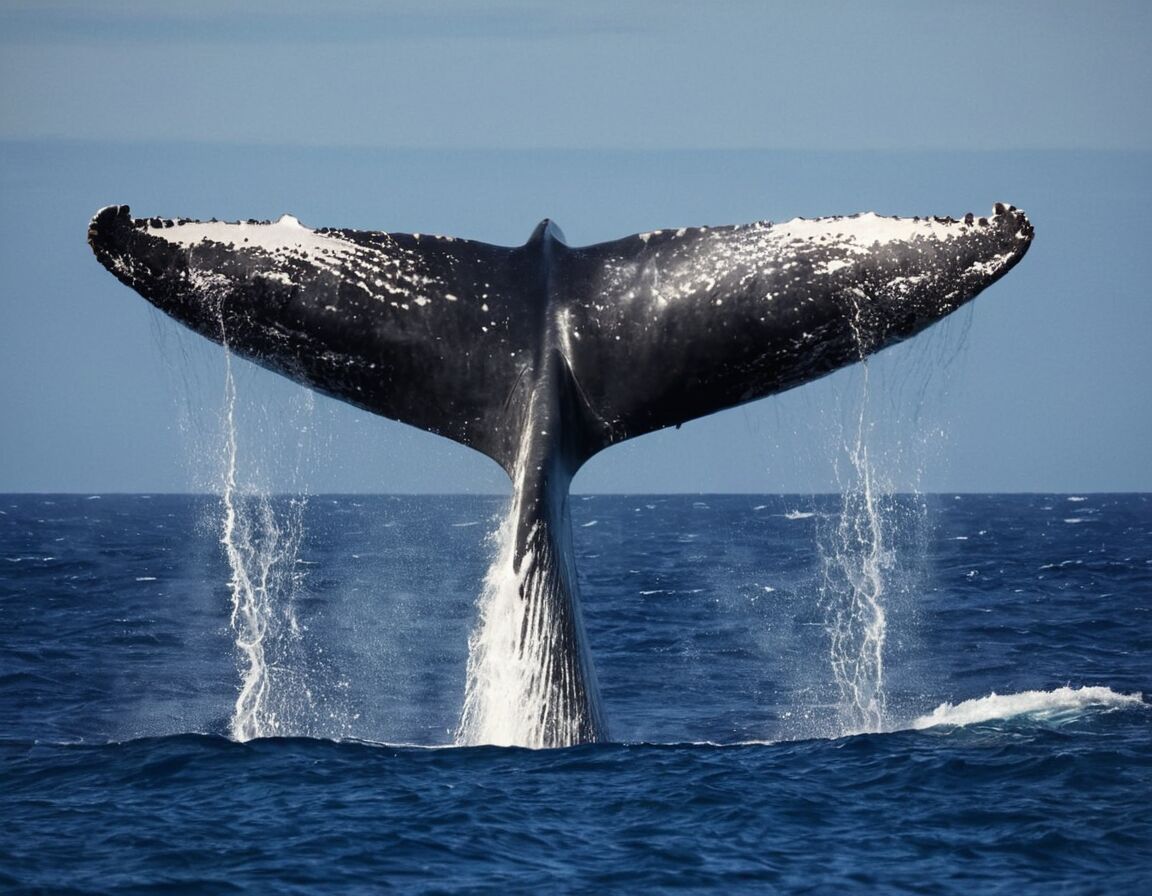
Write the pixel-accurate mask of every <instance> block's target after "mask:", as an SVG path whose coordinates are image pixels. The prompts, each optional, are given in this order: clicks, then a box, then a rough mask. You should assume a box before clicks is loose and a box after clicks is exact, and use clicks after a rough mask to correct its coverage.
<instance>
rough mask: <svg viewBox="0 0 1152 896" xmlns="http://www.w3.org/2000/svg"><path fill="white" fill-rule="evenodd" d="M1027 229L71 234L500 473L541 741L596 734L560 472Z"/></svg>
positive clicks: (836, 226) (891, 320)
mask: <svg viewBox="0 0 1152 896" xmlns="http://www.w3.org/2000/svg"><path fill="white" fill-rule="evenodd" d="M1032 236H1033V230H1032V225H1031V224H1030V223H1029V221H1028V219H1027V218H1026V217H1025V215H1024V214H1023V213H1022V212H1020V211H1018V210H1017V209H1015V208H1014V207H1011V206H1004V205H997V206H996V207H995V209H994V210H993V213H992V214H991V215H988V216H986V217H979V218H978V217H976V216H974V215H971V214H969V215H966V216H964V217H963V218H962V219H953V218H939V217H933V218H888V217H881V216H878V215H874V214H863V215H855V216H851V217H836V218H821V219H815V220H805V219H795V220H793V221H788V222H785V223H781V224H771V223H757V224H749V225H743V226H733V227H716V228H707V227H699V228H682V229H678V230H662V231H654V232H651V233H644V234H638V235H634V236H629V237H625V238H624V239H621V240H616V241H614V242H608V243H601V244H598V245H594V246H586V247H569V246H568V245H566V244H565V242H564V240H563V237H562V235H561V234H560V232H559V230H558V229H557V228H556V227H555V225H553V224H552V223H551V222H548V221H544V222H543V223H541V225H540V226H539V227H537V229H536V231H535V232H534V233H533V235H532V237H531V238H530V239H529V240H528V242H527V243H525V244H524V245H522V246H516V247H501V246H492V245H488V244H485V243H480V242H475V241H471V240H464V239H456V238H452V237H440V236H427V235H420V234H400V233H371V232H364V231H355V230H336V229H319V230H313V229H310V228H308V227H304V226H303V225H301V224H300V223H299V222H298V221H297V220H296V219H294V218H292V217H290V216H284V217H283V218H281V219H279V220H278V221H275V222H270V221H265V222H257V221H248V222H237V223H223V222H218V221H208V222H203V221H191V220H169V219H161V218H145V219H134V218H132V217H131V214H130V212H129V209H128V208H127V207H126V206H112V207H109V208H106V209H103V210H102V211H100V212H99V213H98V214H97V215H96V217H95V218H94V219H93V220H92V222H91V225H90V227H89V231H88V239H89V242H90V244H91V246H92V248H93V250H94V252H95V253H96V257H97V258H98V259H99V261H100V262H101V263H102V264H103V265H104V266H105V267H106V268H107V269H108V270H109V271H111V272H112V273H113V274H115V275H116V276H117V277H118V278H119V279H120V280H121V281H122V282H124V283H125V284H127V285H128V286H130V287H132V288H133V289H135V290H136V291H137V292H139V293H141V294H142V295H143V296H144V297H145V298H146V299H148V301H150V302H151V303H152V304H154V305H156V306H157V307H158V308H160V309H161V310H162V311H164V312H166V313H167V314H169V315H171V316H172V317H175V318H176V319H177V320H179V321H180V322H181V323H183V324H185V325H186V326H188V327H190V328H192V329H193V330H196V331H197V332H199V333H201V334H203V335H204V336H206V337H208V338H209V339H212V340H214V341H216V342H226V343H227V345H228V346H229V348H230V349H232V350H233V351H236V352H237V353H239V354H241V355H244V356H245V357H247V358H249V359H250V360H252V361H254V362H256V363H257V364H260V365H262V366H264V367H267V368H269V369H272V370H274V371H276V372H278V373H281V374H283V375H285V376H287V377H290V378H291V379H293V380H296V381H298V382H301V383H303V384H305V385H308V386H310V387H312V388H314V389H316V390H318V391H320V392H322V393H325V394H328V395H331V396H333V397H335V398H338V399H340V400H342V401H346V402H349V403H351V404H353V405H356V406H357V407H361V408H364V409H365V410H368V411H371V412H373V413H376V414H380V415H382V416H385V417H389V418H391V419H395V420H400V421H403V422H405V423H410V424H412V425H414V426H418V427H420V428H422V429H425V430H428V431H429V432H433V433H437V434H439V435H443V436H446V437H448V438H451V439H454V440H455V441H457V442H460V443H461V444H464V445H468V446H469V447H471V448H474V449H476V450H478V451H481V452H483V453H484V454H486V455H487V456H489V457H491V458H492V459H494V460H495V461H496V462H497V463H499V464H500V465H501V466H502V467H503V468H504V469H505V470H506V471H507V472H508V474H509V476H511V477H512V479H513V483H514V487H515V498H514V513H515V517H516V531H515V537H514V544H513V548H512V554H511V558H510V562H511V563H512V565H513V569H514V571H515V573H516V575H517V576H518V582H519V585H518V591H519V594H520V598H521V602H522V605H523V607H525V608H527V609H526V611H525V613H524V622H523V631H522V635H521V639H522V642H523V644H527V643H528V641H529V640H531V641H532V643H540V644H547V645H550V646H548V648H547V650H544V651H543V652H542V653H540V654H539V655H538V656H536V658H535V660H534V662H536V663H537V669H536V671H535V673H534V674H537V675H538V677H539V680H540V681H541V682H542V683H543V685H542V689H541V690H540V693H541V694H542V695H543V696H542V700H543V701H544V704H545V708H544V709H543V710H542V711H541V718H542V721H541V724H540V726H539V731H540V732H541V733H540V737H539V743H540V745H563V744H568V743H575V742H580V741H585V740H595V739H598V738H600V737H603V736H604V728H603V722H602V718H601V716H602V714H601V713H600V711H599V709H598V707H597V702H596V698H595V689H594V685H593V684H592V680H591V679H592V676H591V675H590V668H589V664H588V662H587V660H586V658H585V657H586V654H585V651H584V648H583V645H582V635H581V626H580V620H579V612H578V609H577V593H576V592H577V586H576V576H575V570H574V567H573V564H572V556H571V549H570V546H569V541H570V523H569V522H568V509H567V508H568V502H567V489H568V483H569V482H570V481H571V478H572V476H573V475H574V474H575V472H576V471H577V470H578V469H579V468H580V466H581V465H582V464H583V463H584V462H585V461H587V460H588V458H590V457H592V456H593V455H594V454H596V453H597V452H598V451H601V450H603V449H604V448H606V447H608V446H610V445H613V444H616V443H617V442H620V441H623V440H624V439H629V438H634V437H635V436H639V435H642V434H644V433H647V432H651V431H653V430H657V429H661V428H664V427H668V426H673V425H678V424H680V423H683V422H685V421H687V420H691V419H693V418H696V417H700V416H703V415H706V414H710V413H713V412H716V411H719V410H722V409H725V408H729V407H733V406H735V405H739V404H742V403H744V402H748V401H753V400H755V399H758V398H762V397H764V396H767V395H771V394H774V393H777V392H781V391H783V390H786V389H790V388H793V387H795V386H798V385H801V384H803V383H805V382H809V381H811V380H813V379H816V378H818V377H821V376H824V375H826V374H828V373H831V372H832V371H834V370H836V369H838V368H840V367H843V366H844V365H846V364H849V363H852V362H854V361H857V360H860V359H861V358H863V357H865V356H866V355H868V354H871V353H872V352H875V351H878V350H880V349H882V348H884V347H886V346H888V345H892V344H894V343H897V342H900V341H901V340H904V339H907V338H909V337H911V336H913V335H915V334H916V333H918V332H920V331H921V330H923V329H924V328H925V327H927V326H929V325H931V324H932V323H934V322H935V321H937V320H939V319H941V318H943V317H945V316H946V315H948V314H950V313H951V312H952V311H954V310H955V309H956V308H958V307H960V306H961V305H963V304H964V303H965V302H967V301H969V300H970V299H972V298H973V297H975V296H976V295H977V294H978V293H980V292H981V291H982V290H983V289H985V288H986V287H987V286H989V285H990V284H992V283H994V282H995V281H996V280H997V279H999V278H1000V277H1002V276H1003V275H1004V274H1005V273H1007V271H1009V270H1010V269H1011V268H1012V267H1013V266H1014V265H1015V264H1016V263H1017V262H1018V261H1019V260H1020V259H1021V258H1022V257H1023V255H1024V253H1025V252H1026V251H1027V249H1028V247H1029V245H1030V244H1031V241H1032ZM537 611H539V612H537ZM533 614H535V615H533ZM534 626H535V628H534ZM525 649H526V648H525Z"/></svg>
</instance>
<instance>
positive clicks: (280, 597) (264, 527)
mask: <svg viewBox="0 0 1152 896" xmlns="http://www.w3.org/2000/svg"><path fill="white" fill-rule="evenodd" d="M224 357H225V362H224V363H225V375H224V380H225V400H224V419H223V424H224V436H225V440H224V444H225V453H224V478H223V483H222V485H223V488H222V491H221V504H222V507H223V520H222V528H221V536H220V541H221V544H223V546H224V552H225V555H226V556H227V558H228V565H229V567H230V569H231V573H232V575H231V578H230V579H229V582H228V587H229V590H230V591H231V595H232V615H231V625H232V631H233V633H234V634H235V637H236V647H237V651H238V653H239V655H240V658H241V670H240V671H241V679H242V680H241V686H240V693H239V695H238V696H237V698H236V705H235V708H234V709H233V713H232V736H233V737H234V738H235V739H236V740H240V741H246V740H251V739H252V738H256V737H274V736H278V735H286V734H292V733H297V732H295V731H293V730H292V728H293V726H292V722H293V720H294V717H297V716H299V715H300V713H299V707H298V706H297V703H298V701H299V698H300V697H301V696H302V697H303V698H304V700H305V702H306V703H307V704H310V703H311V694H310V693H309V692H308V690H307V689H306V688H305V690H304V692H303V694H299V693H296V692H295V691H294V690H293V689H292V688H291V687H288V688H285V687H284V685H285V682H284V681H282V680H281V679H283V678H285V677H287V678H289V679H290V678H291V677H293V676H292V675H291V673H290V671H289V669H290V667H285V666H278V665H277V664H276V660H277V659H281V658H283V656H284V655H285V654H286V653H287V652H288V650H289V649H290V643H291V642H293V641H298V640H299V639H300V636H301V626H300V623H299V620H298V619H297V617H296V611H295V606H294V604H295V598H296V596H297V594H298V593H299V592H300V590H301V588H302V587H303V573H302V572H301V571H300V569H299V567H298V564H297V560H298V559H299V555H300V546H301V542H302V540H303V535H304V511H305V508H306V506H307V499H306V497H304V496H299V497H293V498H291V499H289V500H288V502H287V506H286V507H285V508H284V509H282V510H281V511H280V512H278V511H277V509H276V507H275V506H274V505H273V500H272V498H271V496H270V495H269V494H268V493H267V492H262V491H257V490H252V489H244V488H242V487H241V486H240V484H239V482H238V466H239V464H238V461H239V436H238V426H237V418H236V400H237V394H236V378H235V374H234V373H233V369H232V353H231V352H230V351H228V349H227V346H225V352H224Z"/></svg>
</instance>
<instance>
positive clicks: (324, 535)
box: [0, 494, 1152, 896]
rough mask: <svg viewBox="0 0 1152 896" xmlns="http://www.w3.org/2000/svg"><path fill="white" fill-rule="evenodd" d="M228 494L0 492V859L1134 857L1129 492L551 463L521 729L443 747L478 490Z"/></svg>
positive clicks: (1137, 643) (670, 867)
mask: <svg viewBox="0 0 1152 896" xmlns="http://www.w3.org/2000/svg"><path fill="white" fill-rule="evenodd" d="M242 509H243V513H242V514H241V518H240V522H241V523H242V525H239V526H238V527H234V529H233V530H232V531H231V533H230V534H229V547H230V549H231V562H230V560H229V555H228V552H226V551H225V550H224V549H223V547H222V545H221V533H222V526H223V523H224V517H223V515H222V514H223V510H222V507H221V503H220V500H219V499H217V498H214V497H197V496H168V495H153V496H148V495H91V496H88V495H7V496H0V823H2V833H0V891H3V892H5V893H76V894H79V893H160V892H163V893H260V894H264V893H278V894H282V893H300V894H314V893H377V892H382V891H390V890H391V891H396V892H412V893H441V892H501V893H535V892H542V891H545V892H600V891H609V892H627V893H662V892H774V891H776V892H794V893H843V892H861V893H896V892H899V893H956V894H964V896H970V894H973V893H980V894H985V893H1005V894H1012V896H1018V894H1021V893H1059V894H1079V893H1128V894H1132V896H1135V894H1139V893H1145V892H1152V706H1150V705H1149V700H1148V698H1147V696H1146V695H1152V495H1096V494H1093V495H967V494H966V495H938V496H922V497H898V498H889V499H886V500H882V501H878V502H877V503H876V504H875V505H874V506H869V507H860V506H855V507H854V506H849V507H848V509H847V511H846V512H845V513H842V506H841V499H840V498H839V497H838V496H816V497H812V496H730V495H728V496H717V495H705V496H611V497H580V496H574V497H573V498H572V512H573V529H574V540H575V548H576V553H577V558H578V567H579V570H580V576H581V585H582V593H583V607H584V616H585V622H586V627H587V632H588V639H589V643H590V648H591V652H592V655H593V657H594V661H595V667H596V671H597V675H598V679H599V684H600V691H601V695H602V699H603V704H604V709H605V712H606V715H607V718H608V721H609V725H610V734H611V742H610V743H606V744H598V745H587V746H579V747H574V748H570V749H562V750H545V751H532V750H525V749H521V748H515V747H496V746H475V747H456V746H453V744H454V742H455V740H456V736H457V735H456V727H457V723H458V721H459V714H460V709H461V704H462V701H463V697H464V688H465V683H466V674H467V659H468V650H469V636H470V634H471V632H472V630H473V627H474V625H475V622H476V603H477V598H478V595H479V594H480V591H481V583H482V580H483V578H484V574H485V570H486V568H487V566H488V563H489V561H490V559H491V556H492V552H493V550H494V547H493V543H492V540H491V533H492V532H493V531H494V530H495V529H496V527H497V526H498V524H499V520H500V516H501V512H502V510H503V501H501V500H500V499H498V498H489V497H423V496H421V497H364V496H311V497H309V498H307V499H302V498H274V499H268V498H258V497H256V498H248V499H245V502H244V504H243V508H242ZM240 578H243V579H244V581H240ZM244 589H247V591H246V592H245V593H246V594H247V595H248V598H249V600H248V602H247V603H241V605H240V606H239V607H238V609H237V610H236V618H233V617H234V604H233V601H234V597H235V595H236V594H237V593H238V590H239V591H243V590H244ZM238 640H239V641H244V642H245V643H238ZM254 664H255V665H258V666H259V669H258V670H257V671H258V673H259V674H255V673H254V669H253V666H254ZM245 685H247V687H248V690H247V692H246V693H245V696H244V700H243V701H242V703H243V704H244V705H243V706H242V707H241V709H240V710H238V709H237V700H238V698H239V697H240V696H241V688H242V687H244V686H245ZM240 715H242V716H244V718H238V716H240ZM244 725H247V726H248V727H247V728H245V727H243V726H244ZM237 733H241V734H242V735H243V736H244V737H248V736H250V735H256V736H253V737H252V738H251V739H248V740H242V739H237V738H236V736H235V735H236V734H237Z"/></svg>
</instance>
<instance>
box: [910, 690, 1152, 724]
mask: <svg viewBox="0 0 1152 896" xmlns="http://www.w3.org/2000/svg"><path fill="white" fill-rule="evenodd" d="M1148 706H1149V704H1147V703H1145V702H1144V695H1143V694H1139V693H1137V694H1123V693H1118V692H1117V691H1114V690H1112V689H1111V688H1108V687H1100V686H1097V687H1081V688H1071V687H1062V688H1055V689H1053V690H1050V691H1022V692H1020V693H1017V694H997V693H992V694H989V695H988V696H987V697H977V698H975V699H973V700H963V701H961V702H960V703H955V704H953V703H941V704H940V705H939V706H937V707H936V708H935V709H934V710H932V712H930V713H928V714H927V715H922V716H919V717H918V718H916V719H913V720H912V722H911V723H910V724H909V725H908V726H907V727H909V728H912V729H914V730H922V729H924V728H934V727H936V726H937V725H955V726H963V725H978V724H982V723H984V722H991V721H997V720H1001V719H1012V718H1016V717H1018V716H1030V717H1033V718H1036V719H1039V720H1050V719H1059V718H1061V717H1065V716H1068V715H1070V714H1071V715H1075V714H1076V713H1078V712H1079V711H1081V710H1084V709H1090V708H1102V709H1106V710H1107V709H1122V708H1133V707H1141V708H1145V709H1147V708H1148Z"/></svg>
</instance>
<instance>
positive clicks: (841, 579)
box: [820, 363, 895, 731]
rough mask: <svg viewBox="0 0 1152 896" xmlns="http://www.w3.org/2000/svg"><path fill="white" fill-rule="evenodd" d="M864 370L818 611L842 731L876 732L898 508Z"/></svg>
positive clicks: (825, 537)
mask: <svg viewBox="0 0 1152 896" xmlns="http://www.w3.org/2000/svg"><path fill="white" fill-rule="evenodd" d="M862 367H863V374H862V377H863V379H862V383H863V385H862V394H861V398H860V400H859V407H858V409H857V413H856V420H855V430H854V432H853V433H851V434H850V441H849V444H848V445H846V454H847V457H848V461H849V464H850V467H851V471H850V476H851V478H850V481H849V483H848V484H847V487H846V488H843V489H842V493H841V500H842V504H841V510H840V515H839V518H838V520H837V521H836V524H835V526H834V527H832V528H830V529H826V530H825V531H824V532H823V533H822V536H821V539H820V552H821V560H822V563H821V583H820V596H821V606H822V607H823V609H824V611H825V614H826V619H825V624H826V626H827V631H828V637H829V661H830V664H831V667H832V675H833V677H834V679H835V682H836V687H837V689H838V690H839V698H840V702H839V714H840V723H841V726H842V729H843V730H844V731H879V730H881V729H882V728H884V727H885V724H886V721H887V698H886V695H885V690H884V642H885V638H886V636H887V630H888V623H887V614H886V613H885V609H884V598H885V592H886V591H887V588H888V579H889V574H890V572H891V570H892V568H893V566H894V557H893V553H892V549H891V547H890V544H889V533H888V531H887V529H888V526H889V524H890V521H891V519H892V516H893V514H894V512H895V509H894V507H893V504H892V501H891V495H890V494H889V493H887V492H886V490H885V489H884V488H883V487H882V484H881V482H880V479H879V477H880V473H879V471H878V469H877V466H876V465H875V464H874V463H873V461H872V458H871V456H870V452H869V430H870V427H869V426H868V376H869V368H868V365H867V363H865V364H863V365H862Z"/></svg>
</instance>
